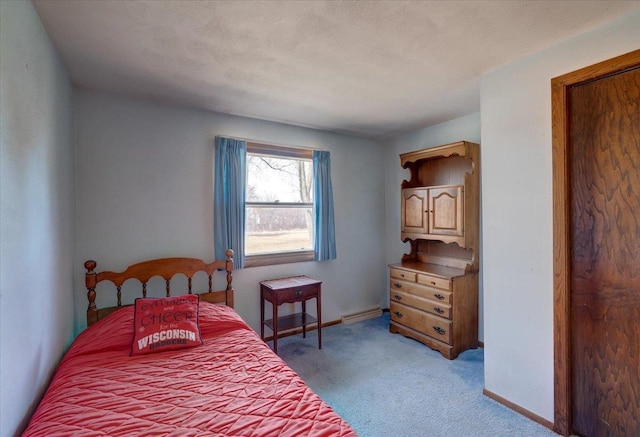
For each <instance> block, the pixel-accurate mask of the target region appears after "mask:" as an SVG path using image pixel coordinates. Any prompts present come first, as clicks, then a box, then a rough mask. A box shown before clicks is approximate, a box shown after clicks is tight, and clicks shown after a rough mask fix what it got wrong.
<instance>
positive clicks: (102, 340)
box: [24, 302, 355, 437]
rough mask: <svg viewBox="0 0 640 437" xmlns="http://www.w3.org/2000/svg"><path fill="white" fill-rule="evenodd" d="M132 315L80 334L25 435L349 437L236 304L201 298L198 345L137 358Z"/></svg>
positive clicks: (340, 422)
mask: <svg viewBox="0 0 640 437" xmlns="http://www.w3.org/2000/svg"><path fill="white" fill-rule="evenodd" d="M132 317H133V308H132V307H127V308H123V309H121V310H119V311H117V312H115V313H113V314H112V315H110V316H109V317H107V318H105V319H104V320H101V321H99V322H98V323H96V324H94V325H93V326H91V327H90V328H88V329H87V330H86V331H84V332H83V333H82V334H80V335H79V336H78V338H77V339H76V340H75V341H74V343H73V344H72V345H71V347H70V348H69V351H68V352H67V354H66V355H65V357H64V358H63V360H62V362H61V363H60V365H59V367H58V370H57V371H56V374H55V377H54V379H53V381H52V382H51V385H50V386H49V388H48V390H47V392H46V394H45V396H44V399H43V400H42V402H41V403H40V405H39V406H38V409H37V410H36V412H35V414H34V416H33V418H32V419H31V422H30V424H29V427H28V428H27V430H26V432H25V434H24V435H26V436H53V435H59V436H89V435H90V436H99V435H108V436H131V435H162V436H169V435H171V436H190V435H193V436H195V435H219V436H223V435H224V436H261V437H262V436H349V435H351V436H354V435H355V432H354V431H353V430H352V429H351V428H350V427H349V425H348V424H347V423H346V422H345V421H344V420H342V419H341V418H340V416H338V415H337V414H336V413H335V412H334V411H333V410H331V408H330V407H329V406H328V405H327V404H325V403H324V402H323V401H322V400H321V399H320V398H319V397H318V396H317V395H316V394H314V393H313V392H312V391H311V389H310V388H309V387H307V386H306V385H305V383H304V382H303V381H302V380H301V379H300V378H299V377H298V376H297V375H296V373H295V372H294V371H293V370H291V369H290V368H289V367H288V366H287V365H286V364H285V363H284V362H283V361H282V360H281V359H280V358H279V357H278V356H277V355H275V354H274V353H273V352H272V351H271V349H269V347H268V346H267V345H266V344H264V342H262V341H261V340H260V338H259V337H258V336H257V335H256V334H255V332H253V330H251V328H249V326H248V325H247V324H246V323H245V322H244V321H242V319H241V318H240V317H239V316H238V314H237V313H236V312H235V311H234V310H233V309H231V308H228V307H223V306H218V305H212V304H208V303H206V302H201V303H200V329H201V332H202V338H203V339H204V344H203V345H202V346H198V347H195V348H190V349H182V350H176V351H167V352H158V353H154V354H150V355H138V356H129V351H130V345H131V340H132V336H133V322H132Z"/></svg>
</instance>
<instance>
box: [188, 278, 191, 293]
mask: <svg viewBox="0 0 640 437" xmlns="http://www.w3.org/2000/svg"><path fill="white" fill-rule="evenodd" d="M187 284H188V286H189V294H192V293H191V276H189V278H188V279H187Z"/></svg>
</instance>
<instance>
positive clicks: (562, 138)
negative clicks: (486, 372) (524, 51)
mask: <svg viewBox="0 0 640 437" xmlns="http://www.w3.org/2000/svg"><path fill="white" fill-rule="evenodd" d="M637 66H640V50H635V51H633V52H630V53H627V54H624V55H621V56H618V57H615V58H613V59H609V60H607V61H604V62H600V63H598V64H595V65H591V66H589V67H585V68H582V69H580V70H576V71H574V72H571V73H568V74H564V75H562V76H558V77H555V78H553V79H551V134H552V136H551V138H552V139H551V141H552V160H553V337H554V346H553V351H554V370H553V376H554V426H553V430H554V431H555V432H557V433H558V434H560V435H563V436H568V435H570V433H571V429H572V426H571V425H572V424H571V411H572V410H571V408H572V406H571V376H572V375H571V329H570V328H571V296H570V274H571V271H570V266H571V253H570V249H569V248H570V247H571V246H570V242H571V241H570V240H571V237H570V235H571V222H570V205H569V200H570V197H569V195H570V192H569V187H570V182H571V181H570V173H569V171H570V169H569V166H568V165H569V164H568V145H569V144H568V141H569V136H568V127H569V126H568V115H569V114H568V112H569V109H570V108H569V106H568V98H567V96H568V94H567V93H568V90H569V87H571V86H573V85H576V84H579V83H583V82H587V81H591V80H595V79H599V78H602V77H605V76H609V75H612V74H616V73H620V72H623V71H625V70H629V69H631V68H633V67H637Z"/></svg>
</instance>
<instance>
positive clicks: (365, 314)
mask: <svg viewBox="0 0 640 437" xmlns="http://www.w3.org/2000/svg"><path fill="white" fill-rule="evenodd" d="M381 315H382V309H381V308H380V307H377V308H372V309H370V310H366V311H360V312H359V313H353V314H345V315H344V316H342V323H343V324H345V325H348V324H350V323H356V322H362V321H363V320H368V319H373V318H375V317H380V316H381Z"/></svg>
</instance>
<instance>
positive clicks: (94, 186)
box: [75, 90, 386, 332]
mask: <svg viewBox="0 0 640 437" xmlns="http://www.w3.org/2000/svg"><path fill="white" fill-rule="evenodd" d="M75 117H76V118H75V123H76V160H77V180H78V189H77V190H78V191H77V192H78V196H77V209H78V215H77V217H78V222H77V241H78V246H77V258H76V265H78V266H82V263H83V262H84V261H85V260H87V259H89V258H91V259H94V260H96V261H97V262H98V268H99V269H100V268H103V269H109V270H121V269H123V268H124V267H126V266H127V265H129V264H131V263H134V262H139V261H143V260H146V259H150V258H155V257H167V256H190V257H196V258H203V259H207V260H209V259H212V258H213V206H212V199H213V156H214V137H215V136H216V135H228V136H234V137H242V138H249V139H254V140H259V141H264V142H268V143H275V144H282V145H291V146H301V147H315V148H323V149H326V150H329V151H330V152H331V160H332V162H331V166H332V182H333V190H334V201H335V214H336V240H337V252H338V259H337V260H333V261H325V262H306V263H295V264H288V265H279V266H268V267H256V268H247V269H242V270H237V271H236V272H235V273H234V285H235V290H236V294H235V302H236V305H235V306H236V309H237V311H238V312H239V313H240V315H241V316H242V317H243V318H244V319H245V320H246V321H247V322H248V323H249V324H250V325H251V326H252V327H253V328H254V329H255V330H257V331H258V332H259V315H260V313H259V286H258V283H259V281H261V280H264V279H272V278H277V277H282V276H291V275H297V274H308V275H310V276H313V277H317V278H319V279H321V280H322V281H323V286H322V304H323V321H325V322H328V321H333V320H338V319H340V316H341V315H343V314H347V313H352V312H356V311H361V310H366V309H369V308H372V307H376V306H380V305H382V304H383V303H384V299H385V288H386V287H385V268H384V266H385V239H384V229H385V228H384V226H385V225H384V219H385V216H384V211H385V205H384V197H383V196H382V194H381V193H383V192H384V187H383V184H384V166H383V159H382V152H381V145H379V144H377V143H375V142H373V141H369V140H365V139H361V138H354V137H348V136H343V135H337V134H332V133H328V132H322V131H317V130H312V129H305V128H299V127H294V126H288V125H283V124H278V123H271V122H263V121H258V120H252V119H248V118H242V117H235V116H230V115H223V114H217V113H212V112H207V111H201V110H194V109H189V108H184V107H180V106H172V105H168V104H159V103H153V102H149V101H141V100H132V99H128V98H124V97H118V96H114V95H108V94H100V93H95V92H90V91H82V90H79V91H77V92H76V95H75ZM85 294H86V293H85V292H84V279H83V276H82V272H80V273H79V274H78V276H77V281H76V329H78V330H79V329H81V328H82V327H84V325H85V310H86V306H87V302H86V297H85ZM287 309H288V308H284V310H285V311H286V310H287ZM267 311H269V310H268V309H267Z"/></svg>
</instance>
